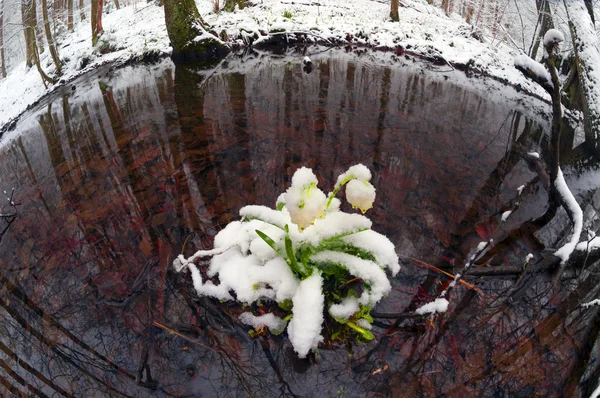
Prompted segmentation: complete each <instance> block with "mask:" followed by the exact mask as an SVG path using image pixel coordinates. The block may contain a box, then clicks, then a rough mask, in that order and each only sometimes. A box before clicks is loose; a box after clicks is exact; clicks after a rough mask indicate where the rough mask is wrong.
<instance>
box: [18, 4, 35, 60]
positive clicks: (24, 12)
mask: <svg viewBox="0 0 600 398" xmlns="http://www.w3.org/2000/svg"><path fill="white" fill-rule="evenodd" d="M30 9H31V0H21V20H22V22H23V34H24V35H25V64H26V65H27V67H31V66H32V65H33V48H34V45H35V33H34V31H33V30H32V29H31V23H32V22H31V21H30V19H31V12H30Z"/></svg>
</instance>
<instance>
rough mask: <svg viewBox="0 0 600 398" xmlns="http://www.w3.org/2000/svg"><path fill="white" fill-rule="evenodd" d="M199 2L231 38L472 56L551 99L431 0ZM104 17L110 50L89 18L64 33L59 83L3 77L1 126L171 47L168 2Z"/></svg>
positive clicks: (507, 55)
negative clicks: (82, 83)
mask: <svg viewBox="0 0 600 398" xmlns="http://www.w3.org/2000/svg"><path fill="white" fill-rule="evenodd" d="M196 3H197V6H198V9H199V11H200V13H201V15H202V16H203V18H204V20H205V21H206V22H207V23H208V24H209V25H211V26H212V27H213V31H214V32H215V33H217V34H219V35H222V33H223V32H225V33H226V34H227V35H226V36H227V40H228V41H229V42H230V43H231V44H232V45H241V46H246V45H258V44H260V43H261V42H262V43H263V44H264V42H265V41H266V40H268V39H269V38H272V37H274V36H278V37H282V32H290V33H291V34H294V32H296V33H297V34H298V33H299V32H304V33H310V34H309V35H307V37H308V38H312V39H311V40H318V41H320V42H321V43H322V44H323V43H327V42H330V43H332V44H335V45H344V46H347V45H356V46H360V45H364V46H370V47H373V48H378V49H402V51H406V52H408V53H410V54H415V55H422V56H426V57H428V58H437V59H438V60H439V61H441V62H443V63H446V64H447V67H448V69H449V70H451V69H453V67H454V66H455V65H458V64H460V65H466V64H468V65H469V66H470V69H471V70H472V71H475V72H482V73H485V74H487V75H490V76H492V77H494V78H498V79H501V80H503V81H508V82H510V83H512V84H514V85H518V86H520V87H521V88H522V89H523V90H524V91H526V92H529V93H532V94H535V95H536V96H539V97H542V98H546V99H548V100H549V96H548V95H547V94H546V92H545V91H544V90H543V89H542V88H541V87H539V85H537V84H535V83H533V82H531V81H530V80H528V79H526V78H525V77H524V76H523V75H522V74H521V73H520V72H519V71H517V70H516V69H515V67H514V62H513V60H514V58H515V56H517V55H518V54H519V52H518V51H517V50H515V49H512V48H510V47H509V46H508V45H506V44H504V43H502V42H498V41H496V42H494V43H493V44H492V43H491V42H488V41H487V40H485V39H483V37H484V36H483V35H481V32H478V31H477V29H475V28H473V27H472V26H471V25H469V24H467V23H466V22H464V20H463V19H462V18H461V17H460V16H458V15H452V16H450V17H447V16H446V15H445V14H444V13H443V12H442V11H441V10H440V9H439V8H437V7H434V6H431V5H428V4H427V2H426V1H425V0H405V1H403V4H404V7H401V9H400V22H392V21H391V20H390V18H389V16H388V15H389V4H388V2H382V1H373V0H354V1H353V2H352V3H349V2H348V1H347V0H323V1H320V2H319V3H318V4H317V3H315V2H313V1H311V0H294V1H293V2H289V1H279V0H260V3H259V2H258V1H255V3H258V4H256V5H255V6H252V7H248V8H245V9H243V10H236V11H235V12H231V13H228V12H220V13H218V14H217V13H214V12H213V5H212V2H211V1H210V0H196ZM284 14H285V15H284ZM103 25H104V30H105V33H104V36H103V38H101V39H100V45H101V46H102V45H106V44H109V45H110V46H112V48H111V50H110V52H108V53H106V54H101V53H100V51H99V50H98V48H96V49H94V48H92V46H91V29H90V27H89V25H88V24H87V23H82V24H80V25H78V26H77V27H76V29H75V31H74V32H72V33H71V32H66V33H64V34H63V35H62V36H59V37H58V42H59V48H58V51H59V55H60V58H61V59H62V60H63V61H64V63H65V65H64V67H63V76H62V77H61V78H60V81H59V83H57V84H56V85H50V86H49V87H48V88H45V87H44V85H43V83H42V80H41V78H40V76H39V74H38V72H37V70H36V69H35V67H33V68H27V67H26V66H25V64H24V63H22V64H20V65H19V66H17V67H15V68H13V69H12V70H11V71H10V72H9V76H8V77H7V78H6V79H2V80H0V109H2V112H1V113H0V129H1V128H2V127H4V126H5V125H6V124H7V123H10V122H11V121H12V120H14V119H15V118H16V117H18V116H19V115H20V114H21V113H22V112H23V111H25V110H26V109H27V107H28V106H30V105H31V104H34V103H35V102H36V101H37V100H39V99H40V98H42V97H43V96H44V95H45V94H47V93H50V92H52V91H53V90H54V89H56V88H57V87H58V86H59V85H60V84H61V82H62V83H64V82H66V81H69V80H72V79H73V78H74V77H76V76H79V75H81V74H83V73H86V72H88V71H90V70H93V69H95V68H97V67H98V66H99V65H102V64H106V63H117V64H122V63H126V62H129V61H131V60H132V59H136V58H138V57H141V56H143V55H144V54H146V53H149V52H154V53H157V54H169V53H170V51H171V49H170V46H169V39H168V36H167V31H166V27H165V21H164V12H163V9H162V7H158V6H156V5H155V4H144V5H142V6H137V7H136V6H135V5H131V6H128V7H123V8H121V9H120V10H115V9H112V10H111V11H110V12H109V13H108V14H105V15H104V17H103ZM223 37H224V36H223ZM283 37H288V36H286V35H283ZM290 37H291V36H290ZM41 60H42V66H43V68H44V69H45V70H46V72H47V73H48V72H49V73H50V74H52V73H53V72H54V70H53V69H54V66H53V64H52V62H51V58H50V55H49V53H48V51H47V50H46V51H45V52H44V53H43V54H41Z"/></svg>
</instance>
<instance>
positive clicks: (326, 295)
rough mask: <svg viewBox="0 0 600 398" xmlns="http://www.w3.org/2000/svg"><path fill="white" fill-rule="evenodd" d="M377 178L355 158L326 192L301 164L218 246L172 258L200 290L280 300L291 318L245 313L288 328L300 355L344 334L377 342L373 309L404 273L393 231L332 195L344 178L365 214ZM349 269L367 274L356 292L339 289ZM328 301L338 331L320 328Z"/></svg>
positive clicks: (248, 320) (224, 296) (253, 321)
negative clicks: (376, 226) (203, 263)
mask: <svg viewBox="0 0 600 398" xmlns="http://www.w3.org/2000/svg"><path fill="white" fill-rule="evenodd" d="M370 179H371V172H370V171H369V169H368V168H367V167H366V166H364V165H355V166H352V167H350V168H349V169H348V170H347V171H346V172H345V173H343V174H342V175H341V176H340V177H339V178H338V180H337V183H336V184H335V186H334V189H333V190H332V191H331V192H330V193H329V195H328V196H326V195H325V194H324V193H323V192H322V191H321V190H320V189H319V188H318V187H317V183H318V180H317V177H316V176H315V174H314V173H313V172H312V170H311V169H309V168H306V167H302V168H301V169H299V170H297V171H296V172H295V173H294V175H293V177H292V184H291V186H290V187H289V188H288V189H287V191H286V192H285V193H283V194H281V195H280V196H279V197H278V198H277V201H276V203H275V209H272V208H269V207H266V206H260V205H248V206H244V207H243V208H241V209H240V216H241V220H240V221H232V222H231V223H229V224H228V225H227V226H226V227H225V228H223V229H222V230H221V231H220V232H219V233H218V234H217V235H216V236H215V240H214V248H213V249H212V250H200V251H198V252H196V254H194V255H193V256H192V257H190V258H188V259H186V258H185V257H184V256H183V255H181V256H179V257H177V259H175V261H174V262H173V266H174V267H175V269H176V270H177V271H182V270H183V269H188V270H189V271H190V273H191V275H192V283H193V284H194V288H195V289H196V292H197V293H198V294H199V295H201V296H210V297H214V298H216V299H219V300H236V301H238V302H240V303H242V304H245V305H249V304H252V303H255V302H258V301H261V300H264V299H268V300H273V301H276V302H277V303H278V306H279V308H280V309H281V310H283V311H285V313H287V315H286V316H283V317H279V316H277V315H275V313H266V314H264V313H262V314H253V313H252V312H246V313H243V314H242V315H240V317H239V320H240V321H241V322H243V323H245V324H247V325H250V326H252V327H254V328H255V329H258V330H260V332H261V333H262V332H263V331H264V329H265V327H267V328H268V329H269V331H270V332H271V333H273V334H279V333H282V332H283V331H284V330H287V334H288V337H289V339H290V342H291V343H292V346H293V347H294V350H295V351H296V352H297V353H298V356H299V357H300V358H304V357H306V356H307V355H308V353H309V352H311V351H313V350H316V349H317V348H318V346H319V343H321V342H322V341H323V340H324V338H325V337H327V338H331V339H333V340H335V339H336V338H338V337H336V336H341V337H339V339H340V340H345V339H347V338H348V336H350V335H351V334H354V335H356V336H357V339H358V341H370V340H373V339H374V336H373V334H372V333H371V332H370V331H369V329H370V328H371V322H373V320H372V317H371V316H370V314H369V313H370V311H371V309H372V308H373V307H374V306H375V305H376V304H377V303H378V302H379V301H380V300H381V299H383V298H384V297H385V296H386V295H387V294H389V292H390V291H391V289H392V286H391V283H390V281H389V279H388V277H387V275H386V269H387V270H389V272H390V274H391V275H393V276H394V275H396V274H397V273H398V271H399V270H400V264H399V262H398V256H397V254H396V250H395V247H394V244H393V243H392V242H391V241H390V240H389V239H388V238H386V237H385V236H384V235H381V234H379V233H377V232H375V231H373V230H371V226H372V222H371V220H369V219H368V218H367V217H365V216H364V215H362V214H356V213H346V212H344V211H342V210H340V204H341V201H340V200H339V199H337V198H336V197H335V196H336V194H337V193H338V192H339V191H340V190H341V189H342V188H343V187H344V186H346V198H347V199H348V202H349V203H350V204H352V205H353V206H354V207H358V208H360V209H361V210H362V211H363V212H365V211H366V210H368V209H369V208H371V207H372V206H373V200H374V199H375V188H374V187H373V186H372V185H371V183H370V182H369V180H370ZM202 257H212V258H211V260H210V262H209V265H208V267H207V268H206V269H205V270H203V272H200V270H199V269H198V267H197V265H196V260H198V259H199V258H202ZM332 270H336V271H335V272H333V273H332V272H331V271H332ZM338 271H342V272H338ZM204 273H206V275H207V276H208V277H209V278H210V279H205V278H204ZM348 276H349V277H350V279H355V280H360V281H362V282H360V283H362V285H361V286H359V289H358V290H356V291H355V290H353V289H351V290H346V289H344V290H342V288H341V287H340V286H343V285H344V284H345V283H346V282H347V281H348V278H347V277H348ZM215 277H218V280H219V282H218V284H217V283H215V281H214V280H213V279H212V278H215ZM357 283H358V282H357ZM232 292H233V293H235V294H232ZM441 304H442V307H443V303H441ZM326 308H327V310H328V313H329V315H330V316H331V317H332V318H333V319H334V320H335V321H336V322H338V323H339V324H340V325H343V326H340V328H338V330H337V331H336V332H335V336H334V334H332V332H331V331H330V330H329V329H324V328H323V324H324V322H325V318H324V315H325V312H324V310H325V309H326ZM436 308H437V307H436ZM440 308H441V307H440ZM438 310H439V308H438ZM340 333H341V335H340Z"/></svg>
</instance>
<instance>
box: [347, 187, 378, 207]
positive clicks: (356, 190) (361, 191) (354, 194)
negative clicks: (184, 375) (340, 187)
mask: <svg viewBox="0 0 600 398" xmlns="http://www.w3.org/2000/svg"><path fill="white" fill-rule="evenodd" d="M346 199H348V202H349V203H350V204H351V205H352V207H353V208H357V207H358V208H359V209H360V210H361V211H362V212H363V213H364V212H366V211H367V210H369V209H370V208H371V207H373V202H374V201H375V187H374V186H373V185H371V183H370V182H368V181H361V180H351V181H350V182H348V185H346Z"/></svg>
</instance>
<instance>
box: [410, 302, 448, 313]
mask: <svg viewBox="0 0 600 398" xmlns="http://www.w3.org/2000/svg"><path fill="white" fill-rule="evenodd" d="M448 304H449V303H448V300H446V299H445V298H437V299H435V300H434V301H432V302H431V303H427V304H425V305H423V306H421V307H419V308H417V310H416V311H415V312H416V313H417V314H419V315H425V314H435V313H438V312H446V311H447V310H448Z"/></svg>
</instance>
